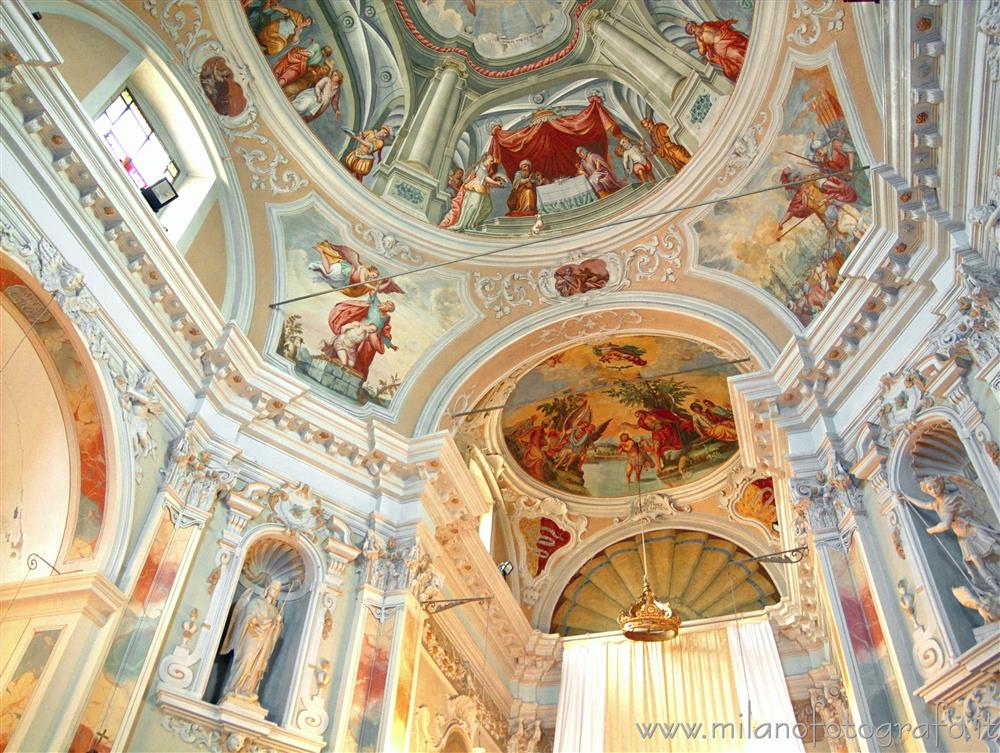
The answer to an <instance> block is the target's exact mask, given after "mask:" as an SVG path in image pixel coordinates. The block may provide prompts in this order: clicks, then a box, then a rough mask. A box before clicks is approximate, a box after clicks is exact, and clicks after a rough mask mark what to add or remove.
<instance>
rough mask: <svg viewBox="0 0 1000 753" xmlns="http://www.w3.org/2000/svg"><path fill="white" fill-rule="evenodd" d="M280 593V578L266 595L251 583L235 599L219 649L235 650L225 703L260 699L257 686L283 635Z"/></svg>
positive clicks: (274, 580) (222, 652) (224, 652)
mask: <svg viewBox="0 0 1000 753" xmlns="http://www.w3.org/2000/svg"><path fill="white" fill-rule="evenodd" d="M280 595H281V581H280V580H277V579H271V580H270V581H269V582H268V584H267V588H266V589H265V591H264V595H263V596H260V595H258V594H257V593H256V592H255V590H254V588H253V586H251V587H249V588H247V590H246V591H244V593H243V595H242V596H241V597H240V599H239V601H237V602H236V606H235V607H234V608H233V616H232V619H231V620H230V623H229V629H228V630H227V631H226V637H225V638H224V639H223V641H222V648H221V649H220V650H219V653H220V654H228V653H229V652H230V651H232V652H233V664H232V666H231V667H230V669H229V676H228V677H226V686H225V688H224V689H223V691H222V699H223V703H224V702H225V701H226V699H233V698H234V699H239V700H242V701H247V702H249V703H257V688H259V687H260V682H261V680H262V679H264V671H265V670H266V669H267V664H268V662H269V661H270V660H271V654H272V653H274V648H275V646H276V645H277V643H278V637H279V636H280V635H281V627H282V622H283V620H282V616H281V610H280V609H279V608H278V597H279V596H280Z"/></svg>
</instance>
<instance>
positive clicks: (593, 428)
mask: <svg viewBox="0 0 1000 753" xmlns="http://www.w3.org/2000/svg"><path fill="white" fill-rule="evenodd" d="M678 372H680V373H678ZM735 373H736V368H735V366H733V365H731V364H729V363H727V362H726V360H725V359H724V358H722V357H721V356H719V355H717V354H716V353H714V352H712V351H710V350H709V349H707V348H705V347H704V346H702V345H700V344H697V343H694V342H690V341H688V340H682V339H679V338H672V337H658V336H657V337H654V336H647V335H636V336H619V337H615V338H613V339H611V340H600V341H594V342H591V343H584V344H581V345H576V346H574V347H572V348H569V349H568V350H566V351H563V352H562V353H558V354H556V355H554V356H551V357H549V358H548V359H546V360H545V361H543V362H542V363H541V364H539V365H538V366H536V367H535V368H534V369H532V370H531V371H530V372H528V373H527V374H526V375H525V376H524V377H522V379H521V381H520V382H519V383H518V385H517V387H516V388H515V389H514V392H513V394H512V395H511V397H510V400H509V402H508V404H507V407H506V408H505V409H504V412H503V433H504V439H505V441H506V444H507V449H508V450H509V451H510V453H511V454H512V455H513V457H514V459H515V460H516V461H517V463H518V465H520V467H521V469H522V470H524V471H525V472H526V473H527V474H528V475H529V476H531V477H532V478H534V479H535V480H537V481H540V482H542V483H544V484H547V485H548V486H551V487H553V488H554V489H557V490H559V491H563V492H569V493H571V494H578V495H582V496H589V497H621V496H626V495H629V494H636V493H637V491H638V490H640V487H641V490H642V491H653V490H654V489H660V488H664V487H671V486H679V485H681V484H686V483H689V482H691V481H694V480H695V479H698V478H700V477H702V476H704V475H705V474H707V473H709V472H711V471H712V470H713V469H714V468H716V467H718V466H719V465H720V464H721V463H723V462H725V461H726V460H727V459H728V458H730V457H731V456H732V455H733V453H735V452H736V450H737V437H736V426H735V423H734V421H733V414H732V410H731V407H730V404H729V390H728V388H727V385H726V378H727V377H728V376H730V375H732V374H735Z"/></svg>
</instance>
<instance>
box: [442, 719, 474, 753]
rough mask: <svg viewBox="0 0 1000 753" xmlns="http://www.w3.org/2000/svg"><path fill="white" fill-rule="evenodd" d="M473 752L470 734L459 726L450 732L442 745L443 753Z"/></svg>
mask: <svg viewBox="0 0 1000 753" xmlns="http://www.w3.org/2000/svg"><path fill="white" fill-rule="evenodd" d="M472 750H473V747H472V740H471V739H470V738H469V733H468V732H466V731H465V730H464V729H462V728H461V727H459V726H458V725H455V726H454V727H452V728H451V729H450V730H449V731H448V734H447V735H445V738H444V740H443V741H442V743H441V753H472Z"/></svg>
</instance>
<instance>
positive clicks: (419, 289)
mask: <svg viewBox="0 0 1000 753" xmlns="http://www.w3.org/2000/svg"><path fill="white" fill-rule="evenodd" d="M281 225H282V228H281V232H282V234H283V240H282V243H281V244H280V248H281V249H282V250H281V251H279V254H280V255H281V257H282V258H281V259H280V260H279V267H280V268H281V270H282V274H283V279H284V285H283V289H282V291H281V297H282V298H294V297H297V296H301V295H308V294H310V293H317V292H322V291H324V290H326V291H330V292H329V293H328V294H327V295H322V296H318V297H315V298H309V299H307V300H304V301H296V302H294V303H288V304H284V305H282V306H281V308H280V309H278V315H279V316H280V317H281V318H282V319H281V321H282V329H281V335H280V337H279V339H278V342H277V353H278V355H280V356H281V357H283V358H285V359H287V360H288V361H291V362H292V363H293V364H294V365H295V370H296V372H297V373H298V374H300V375H301V376H303V377H305V378H307V379H309V380H311V381H313V382H315V383H316V384H319V385H320V386H322V387H324V388H326V389H327V390H329V391H330V392H332V393H336V394H338V395H341V396H343V397H345V398H347V399H348V400H350V401H351V402H355V403H359V404H364V403H368V402H374V403H377V404H379V405H388V404H389V402H390V401H391V400H392V398H393V396H394V395H395V394H396V392H398V391H399V389H400V387H401V386H402V384H403V379H404V378H405V376H406V374H407V372H408V371H409V370H410V369H411V368H412V367H413V365H414V364H415V363H416V361H417V359H418V358H419V357H420V355H421V354H422V353H423V352H424V351H425V350H427V349H429V348H431V347H432V346H433V345H434V344H435V343H437V342H438V341H439V340H440V338H441V336H442V335H443V334H444V332H445V331H446V330H447V329H448V328H449V327H450V326H452V325H453V324H455V323H456V322H458V321H459V319H460V318H461V316H462V312H463V311H464V309H463V307H462V305H461V303H460V301H459V297H458V293H457V292H456V288H455V285H454V284H452V285H447V284H441V283H440V282H439V281H438V282H435V281H434V280H435V278H434V277H433V276H429V275H423V276H421V275H414V276H411V277H407V278H404V279H405V281H404V280H400V283H399V284H396V283H395V282H394V281H391V280H382V281H374V282H373V281H372V280H376V278H379V277H381V276H382V275H388V274H391V273H392V272H394V271H398V270H396V269H393V268H390V267H388V266H386V264H385V259H384V258H382V257H380V256H379V255H378V254H377V252H375V251H374V250H372V249H370V248H366V247H364V246H360V245H356V244H355V241H353V240H352V239H349V238H347V237H346V236H345V233H344V231H343V230H342V229H340V228H336V227H334V225H333V224H332V223H330V222H327V221H326V220H324V219H323V218H322V217H321V216H320V215H319V214H318V213H317V212H315V211H314V210H312V209H306V210H302V211H299V212H296V213H294V214H290V215H285V216H284V217H283V219H282V220H281ZM437 279H438V280H440V278H437Z"/></svg>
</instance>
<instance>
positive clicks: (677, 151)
mask: <svg viewBox="0 0 1000 753" xmlns="http://www.w3.org/2000/svg"><path fill="white" fill-rule="evenodd" d="M641 122H642V127H643V128H645V129H646V130H647V131H649V137H650V139H652V141H653V152H654V153H655V154H657V155H658V156H660V157H662V158H663V159H664V160H666V162H667V164H668V165H670V166H671V167H672V168H674V170H676V171H677V172H680V170H681V168H682V167H684V165H686V164H687V163H688V162H690V161H691V152H689V151H688V150H687V149H685V148H684V147H683V146H681V145H680V144H678V143H677V142H676V141H674V140H673V139H672V138H670V126H668V125H667V124H666V123H656V122H654V121H653V119H652V118H643V119H642V121H641Z"/></svg>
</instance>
